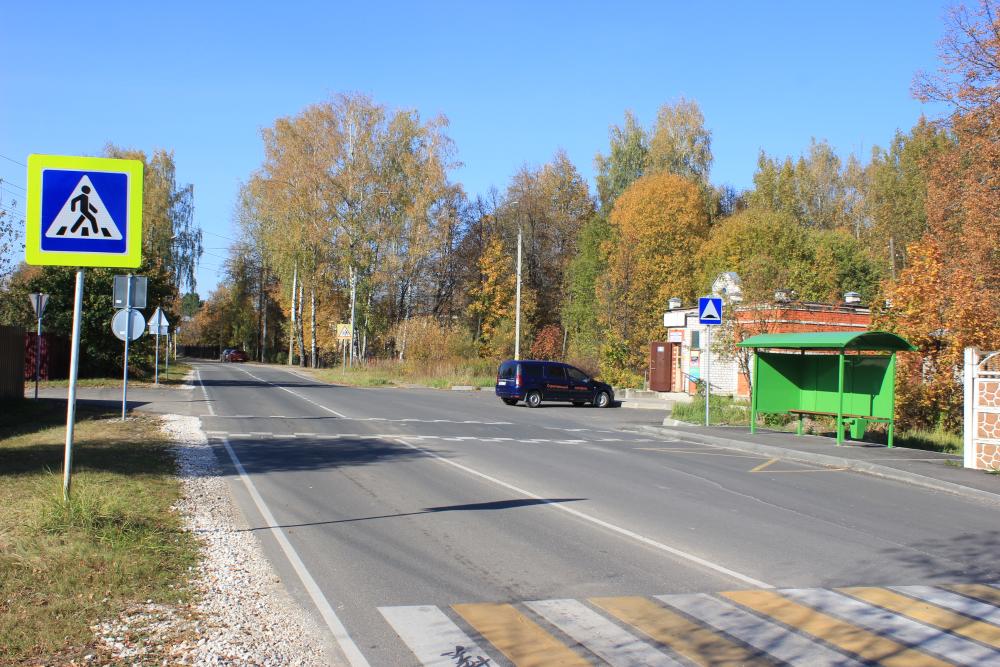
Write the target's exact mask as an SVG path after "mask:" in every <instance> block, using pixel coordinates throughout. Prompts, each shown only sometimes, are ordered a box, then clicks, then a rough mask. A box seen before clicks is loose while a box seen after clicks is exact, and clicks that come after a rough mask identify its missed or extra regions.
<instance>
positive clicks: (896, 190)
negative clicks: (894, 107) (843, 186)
mask: <svg viewBox="0 0 1000 667" xmlns="http://www.w3.org/2000/svg"><path fill="white" fill-rule="evenodd" d="M953 146H954V139H953V138H952V137H951V136H950V135H949V133H948V132H947V131H945V130H943V129H941V128H940V127H938V126H936V125H934V124H932V123H930V122H928V121H927V120H926V119H924V118H921V119H920V120H919V121H918V122H917V124H916V125H915V126H914V127H913V129H911V130H910V132H909V133H907V134H903V133H902V132H900V131H898V130H897V131H896V134H895V136H893V138H892V141H891V142H890V143H889V147H888V148H887V149H883V148H879V147H876V148H875V149H874V150H873V151H872V160H871V162H870V163H869V165H868V167H867V170H866V171H867V174H866V176H867V179H866V188H865V209H866V213H867V217H868V220H869V222H870V225H869V226H868V227H867V229H866V230H865V232H864V233H863V234H862V237H863V238H864V239H865V240H866V242H867V243H868V248H869V251H870V253H871V255H872V256H873V257H874V258H876V259H877V260H878V261H879V262H880V264H881V265H882V266H884V267H886V272H887V273H888V274H889V275H890V276H892V277H895V276H896V274H897V272H899V271H901V270H902V269H904V268H905V267H906V266H907V265H908V263H909V262H908V257H907V247H908V246H909V245H910V244H911V243H913V242H914V241H916V240H918V239H919V238H920V237H921V236H923V234H924V232H925V231H926V230H927V211H926V201H927V183H928V179H929V172H930V169H931V167H932V165H933V162H934V160H935V159H937V157H939V156H940V155H942V154H943V153H944V152H945V151H947V150H949V149H951V148H952V147H953Z"/></svg>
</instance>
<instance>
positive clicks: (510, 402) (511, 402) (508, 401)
mask: <svg viewBox="0 0 1000 667" xmlns="http://www.w3.org/2000/svg"><path fill="white" fill-rule="evenodd" d="M500 400H501V401H503V402H504V403H506V404H507V405H517V399H516V398H501V399H500Z"/></svg>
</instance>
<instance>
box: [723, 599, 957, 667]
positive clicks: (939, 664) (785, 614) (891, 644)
mask: <svg viewBox="0 0 1000 667" xmlns="http://www.w3.org/2000/svg"><path fill="white" fill-rule="evenodd" d="M722 595H723V596H725V597H727V598H729V599H730V600H732V601H733V602H736V603H737V604H740V605H743V606H744V607H746V608H748V609H750V610H752V611H755V612H757V613H759V614H763V615H765V616H769V617H771V618H773V619H775V620H777V621H780V622H782V623H784V624H785V625H788V626H791V627H794V628H796V629H797V630H801V631H804V632H808V633H809V634H811V635H813V636H814V637H818V638H819V639H822V640H823V641H825V642H827V643H828V644H831V645H833V646H835V647H837V648H838V649H841V650H843V651H847V652H848V653H853V654H855V655H857V656H859V657H861V658H862V659H863V660H867V661H871V662H879V663H881V664H882V665H885V666H886V667H944V666H945V665H949V664H950V663H947V662H945V661H943V660H939V659H938V658H935V657H933V656H930V655H927V654H926V653H920V652H918V651H914V650H912V649H909V648H907V647H906V646H904V645H902V644H900V643H898V642H895V641H892V640H891V639H887V638H885V637H880V636H879V635H876V634H874V633H871V632H868V631H867V630H864V629H862V628H860V627H858V626H857V625H854V624H853V623H847V622H844V621H841V620H839V619H837V618H834V617H832V616H830V615H828V614H824V613H822V612H819V611H817V610H815V609H812V608H810V607H806V606H804V605H801V604H799V603H797V602H794V601H792V600H790V599H788V598H785V597H782V596H781V595H779V594H778V593H775V592H773V591H733V592H728V593H722Z"/></svg>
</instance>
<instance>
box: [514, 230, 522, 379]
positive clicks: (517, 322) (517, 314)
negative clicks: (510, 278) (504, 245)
mask: <svg viewBox="0 0 1000 667" xmlns="http://www.w3.org/2000/svg"><path fill="white" fill-rule="evenodd" d="M514 358H515V359H520V358H521V221H520V219H519V220H518V223H517V299H516V302H515V305H514Z"/></svg>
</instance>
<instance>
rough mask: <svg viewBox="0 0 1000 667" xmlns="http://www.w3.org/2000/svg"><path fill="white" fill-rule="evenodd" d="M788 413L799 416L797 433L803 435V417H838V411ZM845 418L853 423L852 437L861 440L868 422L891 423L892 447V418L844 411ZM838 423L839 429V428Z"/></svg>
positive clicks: (797, 411) (793, 411) (890, 442)
mask: <svg viewBox="0 0 1000 667" xmlns="http://www.w3.org/2000/svg"><path fill="white" fill-rule="evenodd" d="M788 414H790V415H795V416H797V417H798V418H799V426H798V430H797V431H796V433H797V434H798V435H802V418H803V417H806V416H816V417H833V418H834V419H836V418H837V413H836V412H820V411H817V410H789V411H788ZM840 416H841V417H842V418H843V419H844V420H849V421H850V425H851V439H852V440H861V439H862V438H864V437H865V429H867V427H868V422H885V423H887V424H889V446H890V447H892V419H890V418H889V417H876V416H875V415H856V414H850V413H846V412H845V413H844V414H842V415H840ZM839 428H840V427H839V425H838V430H839Z"/></svg>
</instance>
